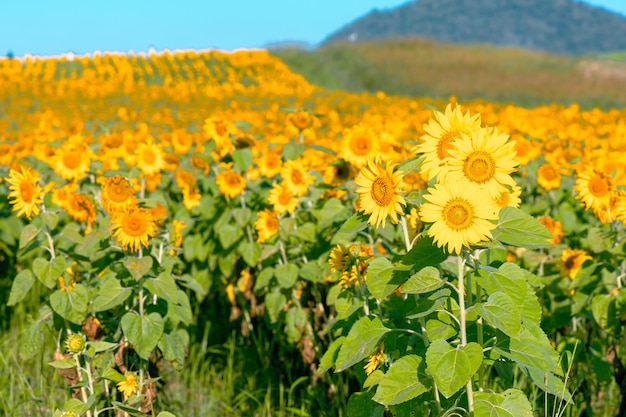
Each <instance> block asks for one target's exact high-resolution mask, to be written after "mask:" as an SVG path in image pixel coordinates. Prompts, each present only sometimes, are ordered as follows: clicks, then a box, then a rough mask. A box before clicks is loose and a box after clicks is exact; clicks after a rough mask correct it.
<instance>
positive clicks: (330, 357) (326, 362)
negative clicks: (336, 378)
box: [316, 336, 346, 375]
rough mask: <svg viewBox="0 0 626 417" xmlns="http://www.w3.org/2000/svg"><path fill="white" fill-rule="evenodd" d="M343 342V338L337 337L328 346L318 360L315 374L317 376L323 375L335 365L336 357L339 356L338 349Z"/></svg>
mask: <svg viewBox="0 0 626 417" xmlns="http://www.w3.org/2000/svg"><path fill="white" fill-rule="evenodd" d="M344 340H346V337H345V336H339V337H338V338H337V339H335V340H333V341H332V342H331V343H330V345H328V348H327V349H326V352H324V355H323V356H322V359H320V364H319V367H318V368H317V372H316V373H317V374H318V375H321V374H323V373H325V372H326V371H328V370H329V369H330V368H332V367H333V366H334V365H335V361H336V360H337V355H339V348H341V345H342V344H343V341H344Z"/></svg>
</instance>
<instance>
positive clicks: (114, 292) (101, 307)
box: [93, 276, 132, 312]
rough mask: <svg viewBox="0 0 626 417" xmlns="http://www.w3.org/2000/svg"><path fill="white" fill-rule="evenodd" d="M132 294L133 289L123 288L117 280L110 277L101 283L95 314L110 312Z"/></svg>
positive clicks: (94, 304) (95, 302) (95, 303)
mask: <svg viewBox="0 0 626 417" xmlns="http://www.w3.org/2000/svg"><path fill="white" fill-rule="evenodd" d="M131 293H132V289H131V288H126V287H123V286H122V284H121V283H120V281H119V280H118V279H117V278H114V277H113V276H108V277H106V278H104V279H103V281H101V282H100V286H99V288H98V293H97V295H96V298H95V299H94V300H93V309H94V311H95V312H98V311H106V310H110V309H112V308H113V307H116V306H118V305H120V304H122V303H123V302H124V301H126V299H127V298H128V297H129V296H130V294H131Z"/></svg>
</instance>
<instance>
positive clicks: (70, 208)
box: [65, 193, 96, 225]
mask: <svg viewBox="0 0 626 417" xmlns="http://www.w3.org/2000/svg"><path fill="white" fill-rule="evenodd" d="M65 209H66V210H67V214H69V215H70V217H71V218H72V219H74V220H77V221H80V222H85V223H87V224H89V225H91V224H93V223H94V222H95V221H96V206H95V205H94V203H93V201H91V199H90V198H89V197H87V196H86V195H85V194H78V193H73V194H71V195H70V197H69V201H68V202H67V204H66V205H65Z"/></svg>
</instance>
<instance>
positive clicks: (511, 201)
mask: <svg viewBox="0 0 626 417" xmlns="http://www.w3.org/2000/svg"><path fill="white" fill-rule="evenodd" d="M521 194H522V189H521V187H520V186H519V185H514V186H513V187H512V188H511V187H509V186H506V187H502V188H501V189H500V194H498V195H497V196H496V197H493V202H494V204H495V205H496V206H497V207H498V208H499V209H501V208H503V207H507V206H508V207H515V208H518V207H519V206H520V204H522V199H521V198H520V195H521Z"/></svg>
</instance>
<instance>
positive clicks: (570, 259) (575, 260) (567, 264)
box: [561, 249, 593, 279]
mask: <svg viewBox="0 0 626 417" xmlns="http://www.w3.org/2000/svg"><path fill="white" fill-rule="evenodd" d="M590 259H593V258H591V256H589V255H588V254H587V252H585V251H584V250H581V249H563V252H561V262H562V268H561V270H562V272H563V273H564V274H567V276H568V277H569V278H570V279H574V278H576V275H577V274H578V271H579V270H580V267H581V266H582V265H583V263H584V262H585V261H586V260H590Z"/></svg>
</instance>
